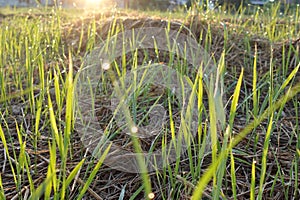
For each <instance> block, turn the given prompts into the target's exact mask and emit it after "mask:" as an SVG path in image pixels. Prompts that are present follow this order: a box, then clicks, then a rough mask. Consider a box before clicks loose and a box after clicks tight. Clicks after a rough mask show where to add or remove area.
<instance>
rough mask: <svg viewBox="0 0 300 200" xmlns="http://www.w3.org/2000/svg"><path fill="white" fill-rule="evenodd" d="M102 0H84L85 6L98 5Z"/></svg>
mask: <svg viewBox="0 0 300 200" xmlns="http://www.w3.org/2000/svg"><path fill="white" fill-rule="evenodd" d="M102 1H103V0H85V6H87V7H95V6H97V7H98V6H100V5H101V3H102Z"/></svg>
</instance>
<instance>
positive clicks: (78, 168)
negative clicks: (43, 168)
mask: <svg viewBox="0 0 300 200" xmlns="http://www.w3.org/2000/svg"><path fill="white" fill-rule="evenodd" d="M84 161H85V159H82V160H81V161H80V162H79V163H78V164H77V165H76V167H75V168H74V169H73V170H72V171H71V173H70V174H69V176H68V178H67V180H66V187H68V186H69V185H70V183H71V182H72V180H74V178H75V176H76V174H77V173H78V171H79V170H80V169H81V167H82V165H83V163H84Z"/></svg>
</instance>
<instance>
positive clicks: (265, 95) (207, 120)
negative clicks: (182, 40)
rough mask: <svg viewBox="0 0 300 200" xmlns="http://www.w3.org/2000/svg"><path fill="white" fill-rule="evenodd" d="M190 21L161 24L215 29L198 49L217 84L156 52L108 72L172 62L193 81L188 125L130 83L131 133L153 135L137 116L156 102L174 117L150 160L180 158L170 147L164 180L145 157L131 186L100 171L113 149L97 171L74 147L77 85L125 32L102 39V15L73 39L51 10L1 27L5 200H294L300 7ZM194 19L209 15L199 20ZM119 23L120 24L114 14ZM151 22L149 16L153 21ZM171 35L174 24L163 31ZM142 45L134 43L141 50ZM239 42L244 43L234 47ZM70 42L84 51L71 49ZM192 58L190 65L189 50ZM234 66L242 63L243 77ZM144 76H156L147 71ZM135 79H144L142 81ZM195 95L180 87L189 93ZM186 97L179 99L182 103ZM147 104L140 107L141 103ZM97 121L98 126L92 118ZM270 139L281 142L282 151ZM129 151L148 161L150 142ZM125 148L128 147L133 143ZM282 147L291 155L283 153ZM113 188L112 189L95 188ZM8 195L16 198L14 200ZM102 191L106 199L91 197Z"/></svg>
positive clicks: (132, 56) (164, 100) (169, 104)
mask: <svg viewBox="0 0 300 200" xmlns="http://www.w3.org/2000/svg"><path fill="white" fill-rule="evenodd" d="M193 9H194V10H190V11H188V12H187V14H185V15H186V16H183V14H181V13H179V12H177V13H175V14H174V15H173V14H171V13H156V14H157V15H159V16H160V17H162V18H165V19H167V20H171V19H172V17H173V16H176V17H177V18H181V21H182V22H183V23H186V24H188V23H190V21H189V20H193V19H196V18H197V17H199V18H202V19H205V20H206V21H207V22H209V23H208V26H207V27H206V29H205V28H204V29H203V30H202V31H200V32H201V33H200V34H199V35H196V38H197V39H199V41H200V43H201V44H203V47H204V49H205V50H206V51H207V52H208V53H209V55H210V57H211V58H210V59H211V60H212V61H213V62H214V65H215V66H218V69H216V71H215V73H217V75H216V76H215V77H212V78H213V79H216V80H218V81H217V82H216V80H214V81H211V82H207V81H206V78H205V75H206V74H203V72H202V68H203V67H204V66H203V65H204V64H205V63H201V64H200V63H199V66H195V67H197V70H196V72H195V73H193V74H192V75H190V76H189V74H188V73H189V70H188V69H189V67H190V66H189V65H188V63H186V62H185V59H186V58H184V56H183V58H177V57H176V56H174V55H173V54H172V53H170V52H173V51H174V52H178V51H179V49H176V48H175V49H174V48H173V47H172V46H169V49H168V50H169V52H160V51H159V49H157V48H156V49H155V48H154V49H153V51H154V56H153V55H152V54H151V52H149V51H138V50H136V49H134V50H133V51H132V52H130V53H129V54H125V53H123V54H122V55H121V57H120V58H118V59H119V60H118V59H117V60H116V62H114V63H111V64H112V66H114V67H115V68H114V70H115V71H116V74H114V75H115V76H116V77H115V79H116V78H120V77H122V76H124V75H126V73H127V72H128V71H130V70H132V69H135V70H137V69H138V67H139V66H138V65H139V62H140V63H145V62H147V61H149V60H155V59H156V60H155V62H158V63H160V62H165V61H168V62H165V63H164V64H169V65H170V66H171V65H173V67H174V68H175V69H177V70H178V71H179V72H180V73H183V74H184V73H186V74H185V75H187V76H188V77H186V78H185V79H184V80H183V79H182V80H179V81H180V82H183V81H187V83H188V84H187V86H188V88H189V89H190V90H191V95H190V96H187V97H184V98H186V99H188V105H187V107H186V108H187V110H186V112H182V113H181V112H180V108H181V106H182V105H181V103H182V102H180V101H179V100H178V98H177V97H176V95H174V94H172V91H171V90H168V89H166V90H162V91H163V92H164V93H165V94H163V95H162V94H155V95H156V96H151V98H153V99H151V100H149V99H150V96H147V95H149V91H151V85H147V86H145V87H144V86H143V87H142V86H141V83H140V82H139V81H138V79H137V78H136V79H133V80H134V81H133V82H132V83H131V85H130V87H133V88H135V91H138V93H135V94H134V95H132V96H127V97H126V98H129V97H130V98H132V99H131V102H132V105H131V106H130V109H127V110H126V107H125V111H126V112H125V113H129V114H128V115H130V114H133V119H130V118H129V120H132V121H127V124H129V125H132V124H138V125H140V124H142V122H139V120H144V121H145V122H144V121H143V123H147V120H146V119H147V117H142V118H140V116H139V114H140V113H142V114H145V115H147V114H149V113H150V111H149V108H148V107H147V106H148V105H149V102H154V103H156V104H157V103H160V104H162V105H164V106H165V109H166V110H167V114H168V115H167V118H168V123H167V124H166V125H165V126H164V129H165V132H163V134H162V136H161V137H157V138H155V141H154V142H152V141H151V142H150V145H149V144H148V146H150V150H149V151H150V152H154V150H155V148H158V149H160V150H162V151H165V150H166V152H163V154H164V156H165V157H167V156H169V155H170V151H171V150H172V148H170V149H168V147H169V146H168V145H167V144H168V143H171V144H173V146H174V148H175V149H176V148H177V149H176V152H177V159H176V160H175V162H174V163H167V165H166V167H165V168H163V169H162V170H155V171H154V172H153V173H149V172H147V170H146V168H147V162H146V160H144V159H143V157H142V156H141V157H140V158H139V159H138V160H139V163H138V167H139V169H140V170H141V171H143V172H144V173H142V174H140V175H134V176H133V178H132V177H131V176H130V175H128V174H127V173H124V172H118V171H114V170H110V169H109V177H107V176H105V175H106V174H107V171H108V170H107V167H106V166H105V165H102V164H103V163H105V158H106V156H107V155H109V148H111V146H109V145H108V146H106V147H107V148H105V149H103V151H101V154H100V155H99V157H98V158H99V160H95V158H93V157H92V155H91V154H89V153H82V151H83V152H87V151H86V150H85V148H84V146H83V145H81V146H80V148H78V146H76V145H77V144H78V143H80V139H79V137H78V136H76V134H78V133H77V132H76V131H77V130H76V127H75V128H74V120H75V113H74V112H75V110H74V108H75V106H74V105H76V102H74V100H76V99H75V98H74V87H75V85H74V81H73V78H74V76H76V75H75V74H76V70H77V69H78V68H80V64H81V63H82V62H83V60H84V56H85V54H89V53H90V52H91V51H93V49H94V47H97V45H98V41H99V40H104V39H106V40H107V41H109V39H110V38H112V37H113V35H114V34H116V33H118V32H119V31H124V30H126V29H127V28H128V24H123V25H121V26H119V25H118V23H117V22H118V21H117V19H114V20H113V22H112V23H111V26H110V28H109V32H108V33H107V34H106V36H105V37H106V38H104V37H103V34H104V33H103V30H102V33H101V31H99V30H100V29H101V28H100V27H101V25H102V24H101V23H104V22H103V21H104V20H107V19H105V17H104V16H101V14H99V15H95V16H94V17H93V18H92V19H90V20H89V21H88V20H85V19H82V20H80V25H79V26H77V27H69V26H68V23H69V22H70V21H73V20H74V18H72V17H70V16H69V15H65V14H64V11H63V10H55V9H53V10H44V11H43V12H47V14H48V15H47V16H44V15H43V17H39V14H34V15H33V14H32V12H35V11H34V10H33V11H30V12H31V13H29V14H28V13H27V14H26V15H25V17H19V14H14V15H13V16H12V17H7V18H5V19H1V24H0V26H1V29H0V38H1V40H0V55H1V56H0V95H1V96H0V104H1V109H0V114H1V115H0V138H1V143H0V146H1V147H2V148H3V152H1V154H0V158H1V160H2V161H1V166H3V167H2V168H1V170H2V171H1V173H0V198H1V199H5V198H7V199H11V198H20V199H22V198H24V199H28V198H31V199H37V198H42V197H44V198H46V199H50V198H53V199H63V198H77V199H81V198H83V197H84V196H89V195H93V196H94V197H95V196H97V195H98V196H97V198H99V195H100V196H103V193H102V192H103V191H102V190H105V188H109V189H108V191H111V192H112V191H114V192H112V194H106V195H114V197H113V198H119V199H126V198H127V197H128V198H130V199H140V198H151V196H150V197H149V196H148V195H149V194H151V195H152V194H154V195H155V197H157V198H158V199H169V198H172V199H183V198H188V197H192V198H193V199H201V198H202V196H206V197H209V198H214V199H217V198H233V199H239V198H241V196H240V194H243V195H244V196H243V197H244V198H250V199H254V198H257V199H263V198H265V197H266V198H267V197H273V196H275V195H276V193H278V192H279V194H280V195H281V196H280V197H281V198H285V199H289V198H292V197H294V198H297V197H298V196H299V192H298V185H299V176H298V173H299V172H298V171H299V170H298V168H299V154H300V153H299V148H300V142H299V141H300V140H299V139H297V138H299V92H300V87H299V83H298V79H299V78H298V77H299V76H298V75H299V72H298V69H299V65H297V63H298V62H299V55H298V53H299V52H298V49H297V48H298V47H297V43H295V44H294V43H293V39H294V38H295V37H297V34H298V30H299V23H298V21H299V20H298V18H299V13H298V6H296V7H295V9H294V11H295V15H290V13H289V12H290V11H286V12H285V15H281V14H280V11H279V9H280V8H279V6H278V5H274V6H272V7H264V8H262V9H261V8H260V9H256V10H254V11H253V12H252V13H249V12H248V11H247V10H245V9H242V8H240V10H239V11H238V12H237V14H230V15H229V14H228V13H226V14H224V12H225V10H222V8H220V11H222V12H223V13H218V12H212V11H207V12H202V11H204V9H203V7H199V8H197V7H196V8H193ZM197 10H198V11H201V12H199V13H196V12H195V11H197ZM26 12H27V11H26ZM125 12H126V11H125ZM22 13H23V12H22ZM270 13H271V15H270ZM114 14H115V15H116V16H117V15H118V13H117V12H116V13H114ZM195 14H196V16H194V15H195ZM22 15H23V14H22ZM144 15H146V16H147V13H145V14H144ZM99 16H100V17H99ZM193 23H195V21H193V22H191V25H190V26H191V28H192V27H193V26H194V25H195V24H193ZM145 24H146V23H145ZM220 24H221V26H220ZM129 26H130V25H129ZM171 26H172V24H171V23H170V22H169V24H167V29H168V28H170V27H171ZM181 28H182V27H181ZM217 30H218V31H219V32H218V33H221V36H219V38H221V40H222V41H221V42H220V41H219V40H216V39H218V38H216V37H215V36H218V35H217ZM76 31H77V32H76ZM74 32H75V33H76V34H74ZM258 36H259V37H258ZM76 37H77V38H76ZM102 37H103V38H102ZM135 37H136V36H134V35H133V39H134V38H135ZM235 37H241V38H238V39H237V40H234V38H235ZM257 38H258V39H257ZM66 39H67V40H66ZM72 39H77V40H74V41H75V42H73V41H72ZM260 39H261V40H260ZM261 41H263V42H261ZM265 41H267V42H266V43H264V42H265ZM72 42H73V45H72V44H71V43H72ZM218 42H219V43H218ZM286 44H287V45H286ZM260 45H261V46H260ZM264 45H265V46H264ZM154 46H155V44H154ZM156 46H157V44H156ZM184 48H185V49H184V51H183V52H185V53H186V52H187V50H188V46H185V47H184ZM235 51H236V52H237V54H238V56H237V57H235ZM264 51H268V54H269V55H270V56H265V54H264ZM162 54H163V55H162ZM141 55H142V56H141ZM231 57H235V58H236V60H239V59H240V60H242V62H241V63H242V65H243V69H242V68H241V67H242V66H237V65H238V64H239V62H233V61H232V60H234V59H232V58H231ZM140 58H142V59H140ZM154 58H155V59H154ZM139 59H140V60H139ZM164 59H165V60H164ZM233 65H235V66H233ZM128 66H130V67H131V68H128ZM149 66H150V65H149ZM126 67H127V68H126ZM230 67H232V68H230ZM147 70H150V71H151V67H149V68H148V69H147ZM145 74H147V73H146V72H145ZM105 76H106V74H102V77H101V78H99V80H102V83H101V87H103V88H101V89H102V90H101V91H102V92H104V93H105V94H109V92H110V91H109V90H110V89H111V88H110V86H112V85H113V83H114V82H113V81H111V82H110V80H109V79H110V77H105ZM133 76H135V77H137V74H136V72H133ZM119 84H120V85H119V86H118V85H116V84H114V86H118V87H117V89H118V88H119V96H120V97H119V98H121V99H122V98H123V97H122V96H123V93H122V90H121V89H124V88H123V86H124V85H126V84H125V83H122V82H121V83H119ZM215 84H217V85H219V84H220V85H222V84H224V85H225V86H227V87H226V88H223V89H224V90H222V91H221V92H224V93H226V95H225V96H226V97H228V99H226V100H227V101H228V102H225V103H227V105H230V108H227V107H228V106H225V107H223V106H220V105H221V104H218V101H216V96H214V89H215ZM187 86H186V85H184V84H181V87H182V91H184V90H185V89H187V88H186V87H187ZM95 95H98V94H97V93H95ZM184 95H185V94H184V92H182V94H181V96H184ZM141 97H143V98H141ZM108 98H112V97H111V96H108ZM140 99H143V102H142V103H140V102H139V100H140ZM148 100H149V101H148ZM147 103H148V104H147ZM195 105H196V106H195ZM218 105H219V106H218ZM221 109H222V112H223V111H224V110H228V111H227V112H225V113H226V118H227V120H225V116H224V117H221V118H223V119H224V121H222V123H223V124H220V123H219V122H218V116H219V113H221V112H220V111H221ZM147 110H148V111H147ZM178 110H179V111H178ZM123 112H124V108H123ZM194 113H197V115H198V116H197V117H198V122H197V134H196V136H195V137H191V135H192V134H191V126H192V125H193V124H192V123H191V121H192V117H193V114H194ZM94 114H95V115H97V113H96V112H95V113H94ZM101 114H103V113H101ZM114 114H115V113H110V115H111V117H110V118H109V120H107V121H109V122H108V123H107V124H105V126H106V132H112V131H114V133H115V135H114V136H115V137H118V136H119V135H118V133H120V132H121V130H120V129H118V128H116V127H115V126H116V125H115V124H114V123H113V120H114V117H115V116H116V115H114ZM110 120H111V121H110ZM285 123H288V127H290V128H287V126H286V125H285ZM278 125H280V126H278ZM129 128H132V126H129ZM115 130H116V131H115ZM179 133H180V134H182V136H181V140H182V141H185V143H187V144H189V145H188V148H187V150H186V152H182V149H181V148H182V147H181V146H180V145H182V141H180V140H179V139H178V138H177V137H176V135H177V134H179ZM285 136H287V138H288V139H287V140H286V138H284V137H285ZM274 137H276V138H275V140H276V141H279V142H275V141H274ZM131 139H132V141H133V146H134V148H133V149H131V150H133V152H135V153H139V155H142V153H143V152H144V151H145V146H147V145H146V144H147V142H148V143H149V141H143V140H142V139H138V138H137V137H135V136H132V137H131ZM111 140H112V141H113V139H111ZM159 140H161V141H159ZM178 140H179V141H178ZM124 141H125V139H124V138H122V142H124ZM125 142H128V143H130V137H129V138H127V140H126V141H125ZM282 143H284V145H286V146H288V147H289V148H290V149H284V148H283V147H282ZM277 147H278V148H277ZM276 149H280V151H277V150H276ZM168 151H169V152H168ZM281 152H284V153H286V154H284V155H288V156H286V157H288V159H289V160H288V161H286V160H284V158H283V157H282V155H281V154H280V153H281ZM286 164H287V166H288V167H286ZM270 167H272V169H274V171H275V172H274V171H273V170H271V168H270ZM241 171H245V172H247V174H246V175H247V176H248V177H249V179H246V180H247V181H245V182H244V185H246V188H247V189H246V191H242V190H241V187H240V186H241V183H240V181H241V180H240V179H241V177H242V178H243V176H245V174H243V172H241ZM273 172H274V173H273ZM122 176H123V177H122ZM124 176H125V178H124ZM115 177H122V178H120V179H117V180H118V181H117V183H113V188H115V189H114V190H111V188H110V187H111V186H112V185H111V181H112V179H114V178H115ZM128 177H129V178H128ZM105 178H106V180H107V182H106V183H107V185H105V184H103V183H101V181H99V179H103V180H105ZM287 180H288V183H287ZM243 181H244V179H243ZM127 184H128V185H130V184H131V186H134V187H129V186H128V185H127ZM71 185H72V186H71ZM9 188H14V192H11V190H10V189H9ZM97 188H98V189H97ZM116 188H117V189H116ZM94 190H95V191H97V192H99V194H95V193H96V192H95V191H94ZM115 191H117V192H115ZM129 196H130V197H129ZM103 197H104V196H103ZM100 198H101V197H100Z"/></svg>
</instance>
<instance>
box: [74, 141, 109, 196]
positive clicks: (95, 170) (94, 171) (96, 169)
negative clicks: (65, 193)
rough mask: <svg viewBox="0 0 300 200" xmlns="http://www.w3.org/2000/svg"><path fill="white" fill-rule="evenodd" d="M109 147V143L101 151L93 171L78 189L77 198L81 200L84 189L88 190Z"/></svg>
mask: <svg viewBox="0 0 300 200" xmlns="http://www.w3.org/2000/svg"><path fill="white" fill-rule="evenodd" d="M110 147H111V144H110V145H109V146H108V147H107V148H106V149H105V151H104V152H103V154H102V155H101V157H100V159H99V161H98V163H97V164H96V166H95V167H94V169H93V171H92V172H91V174H90V176H89V177H88V179H87V181H86V183H85V184H84V186H83V188H82V190H81V191H80V194H79V196H78V197H77V199H78V200H81V199H82V198H83V196H84V194H85V193H86V191H87V190H88V188H89V186H90V184H91V183H92V181H93V179H94V178H95V176H96V174H97V172H98V171H99V169H100V167H101V165H102V163H103V161H104V159H105V157H106V156H107V154H108V152H109V149H110Z"/></svg>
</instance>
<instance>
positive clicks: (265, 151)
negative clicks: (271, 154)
mask: <svg viewBox="0 0 300 200" xmlns="http://www.w3.org/2000/svg"><path fill="white" fill-rule="evenodd" d="M272 125H273V114H272V115H271V117H270V121H269V126H268V129H267V133H266V136H265V141H264V148H263V155H262V162H261V165H262V166H261V173H260V180H259V191H258V196H257V199H262V198H263V197H262V195H263V189H264V186H263V185H264V182H265V176H266V170H267V156H268V150H269V143H270V136H271V132H272V127H273V126H272Z"/></svg>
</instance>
